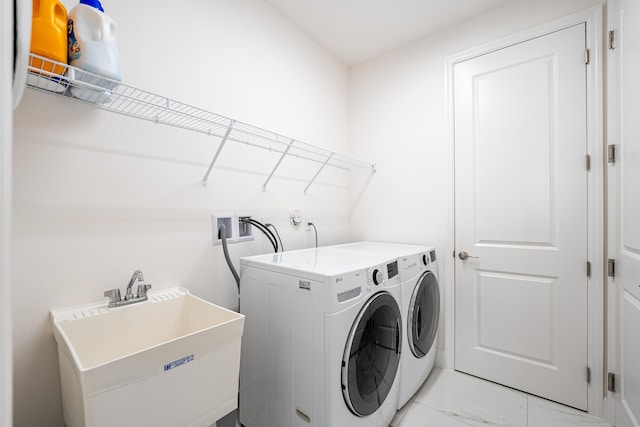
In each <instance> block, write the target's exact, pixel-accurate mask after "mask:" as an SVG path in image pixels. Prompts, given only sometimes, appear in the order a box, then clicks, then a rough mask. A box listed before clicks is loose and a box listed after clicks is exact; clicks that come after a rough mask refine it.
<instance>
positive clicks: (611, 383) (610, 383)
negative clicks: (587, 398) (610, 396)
mask: <svg viewBox="0 0 640 427" xmlns="http://www.w3.org/2000/svg"><path fill="white" fill-rule="evenodd" d="M607 390H609V391H610V392H613V393H615V392H616V374H614V373H613V372H609V374H607Z"/></svg>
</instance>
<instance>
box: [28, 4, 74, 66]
mask: <svg viewBox="0 0 640 427" xmlns="http://www.w3.org/2000/svg"><path fill="white" fill-rule="evenodd" d="M30 50H31V53H34V54H36V55H39V56H43V57H45V58H48V59H52V60H54V61H57V62H62V63H63V64H66V63H67V9H65V7H64V5H63V4H62V3H60V2H59V1H57V0H33V18H32V26H31V49H30ZM31 66H32V67H33V68H35V69H37V70H38V71H44V72H43V73H40V74H42V75H47V74H51V73H53V74H63V73H64V71H65V69H66V67H64V66H60V65H55V64H53V63H51V62H48V61H44V60H42V59H39V58H33V59H32V60H31Z"/></svg>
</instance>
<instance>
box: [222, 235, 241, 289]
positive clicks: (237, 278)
mask: <svg viewBox="0 0 640 427" xmlns="http://www.w3.org/2000/svg"><path fill="white" fill-rule="evenodd" d="M218 232H219V233H220V240H222V250H223V251H224V259H225V260H226V261H227V265H228V266H229V270H231V274H233V278H234V279H235V281H236V285H237V286H238V291H240V276H238V272H237V271H236V268H235V267H234V266H233V263H232V262H231V257H230V256H229V247H228V246H227V227H226V226H225V225H224V224H221V225H220V229H219V230H218Z"/></svg>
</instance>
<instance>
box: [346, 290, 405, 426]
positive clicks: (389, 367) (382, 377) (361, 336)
mask: <svg viewBox="0 0 640 427" xmlns="http://www.w3.org/2000/svg"><path fill="white" fill-rule="evenodd" d="M400 319H401V318H400V308H399V307H398V304H397V303H396V300H395V298H394V297H393V296H392V295H391V294H389V293H388V292H379V293H377V294H375V295H374V296H373V297H371V298H370V299H369V300H368V301H367V302H366V304H365V305H364V307H362V309H361V310H360V312H359V313H358V316H357V317H356V320H355V322H354V324H353V326H352V327H351V332H350V333H349V337H348V339H347V344H346V347H345V351H344V357H343V359H342V394H343V396H344V400H345V402H346V404H347V406H348V407H349V409H350V410H351V412H353V413H354V414H356V415H358V416H366V415H370V414H372V413H374V412H375V411H376V410H377V409H378V408H379V407H380V406H382V404H383V403H384V400H385V399H386V398H387V395H388V394H389V391H390V390H391V386H392V385H393V381H394V380H395V378H396V373H397V371H398V365H399V364H400V347H401V345H402V344H401V343H402V328H401V327H400V321H401V320H400Z"/></svg>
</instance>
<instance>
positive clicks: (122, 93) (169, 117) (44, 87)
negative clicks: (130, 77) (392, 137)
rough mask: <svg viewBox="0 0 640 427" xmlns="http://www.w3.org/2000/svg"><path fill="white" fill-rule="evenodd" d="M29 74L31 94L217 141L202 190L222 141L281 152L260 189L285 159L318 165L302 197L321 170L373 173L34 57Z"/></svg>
mask: <svg viewBox="0 0 640 427" xmlns="http://www.w3.org/2000/svg"><path fill="white" fill-rule="evenodd" d="M28 71H29V73H28V76H27V87H29V88H31V89H35V90H39V91H42V92H47V93H50V94H58V95H61V96H65V97H68V98H70V99H73V100H75V101H79V102H84V103H87V104H92V105H94V106H96V107H98V108H101V109H103V110H107V111H111V112H114V113H118V114H122V115H125V116H130V117H134V118H137V119H142V120H147V121H151V122H154V123H160V124H164V125H168V126H173V127H177V128H181V129H186V130H190V131H193V132H198V133H203V134H206V135H211V136H216V137H219V138H221V142H220V145H219V146H218V151H217V152H216V155H215V156H214V158H213V160H212V162H211V164H210V166H209V169H208V170H207V173H206V174H205V176H204V178H203V179H202V185H203V186H205V187H206V186H207V183H208V177H209V174H210V173H211V169H212V168H213V166H214V165H215V163H216V161H217V158H218V156H219V154H220V152H221V151H222V149H223V148H224V145H225V143H226V142H227V141H234V142H238V143H242V144H246V145H248V146H252V147H256V148H262V149H265V150H269V151H272V152H276V153H281V157H280V160H279V161H278V163H277V164H276V165H275V167H274V169H273V171H272V172H271V174H270V175H269V178H268V179H267V181H266V182H265V183H264V185H263V190H265V189H266V186H267V184H268V182H269V180H270V179H271V177H272V176H273V174H274V173H275V171H276V169H277V168H278V166H279V165H280V163H281V162H282V160H283V159H284V158H285V157H287V156H290V157H296V158H299V159H304V160H307V161H311V162H315V163H318V164H320V165H321V166H320V170H319V171H318V172H317V173H316V175H315V176H314V178H313V179H312V180H311V182H310V183H309V184H308V185H307V188H305V193H306V191H307V189H308V188H309V186H310V185H311V184H312V183H313V181H314V180H315V179H316V177H317V176H318V175H319V174H320V172H321V171H322V169H323V168H324V167H325V166H329V167H333V168H338V169H342V170H347V171H351V170H358V169H368V170H370V171H371V173H372V174H373V173H375V165H374V164H372V163H367V162H363V161H361V160H357V159H354V158H351V157H347V156H344V155H341V154H338V153H334V152H332V151H329V150H325V149H323V148H320V147H317V146H314V145H311V144H306V143H304V142H301V141H297V140H295V139H292V138H288V137H285V136H283V135H279V134H277V133H274V132H271V131H268V130H265V129H261V128H259V127H256V126H252V125H250V124H247V123H243V122H240V121H237V120H234V119H232V118H229V117H225V116H221V115H219V114H216V113H212V112H210V111H207V110H203V109H201V108H197V107H194V106H191V105H188V104H184V103H182V102H179V101H175V100H172V99H169V98H166V97H164V96H161V95H156V94H154V93H151V92H147V91H144V90H142V89H138V88H135V87H133V86H128V85H126V84H124V83H121V82H118V81H115V80H112V79H109V78H106V77H103V76H100V75H97V74H93V73H90V72H88V71H85V70H81V69H79V68H75V67H72V66H70V65H67V64H63V63H60V62H56V61H52V60H50V59H47V58H44V57H42V56H39V55H35V54H31V55H30V58H29V66H28Z"/></svg>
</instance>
